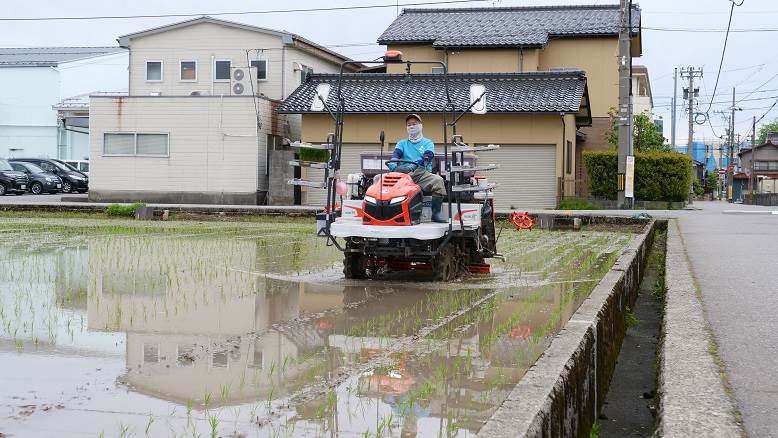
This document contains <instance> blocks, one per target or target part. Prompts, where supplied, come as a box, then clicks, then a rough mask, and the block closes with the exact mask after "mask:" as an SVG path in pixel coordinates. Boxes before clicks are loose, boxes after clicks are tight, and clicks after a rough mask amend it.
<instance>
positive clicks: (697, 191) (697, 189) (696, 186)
mask: <svg viewBox="0 0 778 438" xmlns="http://www.w3.org/2000/svg"><path fill="white" fill-rule="evenodd" d="M692 190H693V191H694V196H702V195H703V194H704V193H705V188H704V187H703V186H702V183H701V182H700V181H699V180H697V179H695V180H693V181H692Z"/></svg>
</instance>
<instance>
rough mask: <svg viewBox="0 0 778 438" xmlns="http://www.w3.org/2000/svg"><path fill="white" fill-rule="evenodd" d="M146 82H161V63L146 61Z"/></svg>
mask: <svg viewBox="0 0 778 438" xmlns="http://www.w3.org/2000/svg"><path fill="white" fill-rule="evenodd" d="M146 80H147V81H148V82H161V81H162V61H146Z"/></svg>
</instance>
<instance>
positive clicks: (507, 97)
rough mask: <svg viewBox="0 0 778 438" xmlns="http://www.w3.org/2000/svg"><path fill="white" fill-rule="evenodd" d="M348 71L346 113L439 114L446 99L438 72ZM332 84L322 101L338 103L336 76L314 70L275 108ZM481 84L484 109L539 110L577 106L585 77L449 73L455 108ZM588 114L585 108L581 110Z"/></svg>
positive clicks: (301, 107) (302, 105) (307, 99)
mask: <svg viewBox="0 0 778 438" xmlns="http://www.w3.org/2000/svg"><path fill="white" fill-rule="evenodd" d="M410 78H411V79H410V80H408V79H407V77H406V75H404V74H385V73H353V74H345V75H344V85H343V97H344V99H345V110H346V112H348V113H410V112H424V113H429V112H442V108H443V106H444V104H445V102H446V99H445V91H444V90H445V87H444V82H443V81H444V78H443V76H442V75H439V74H414V75H412V76H411V77H410ZM321 83H328V84H330V85H331V86H332V88H331V91H330V93H329V96H328V97H327V105H328V106H329V107H331V108H334V107H335V105H336V102H337V97H336V96H337V91H338V88H337V84H338V75H336V74H314V75H311V76H309V79H308V80H307V81H306V82H305V83H304V84H302V85H300V87H298V88H297V89H296V90H295V91H294V92H293V93H292V94H291V95H290V96H289V97H288V98H287V99H286V100H285V101H284V102H283V103H282V104H281V106H280V108H279V112H281V113H291V114H302V113H317V111H311V103H312V101H313V98H314V95H315V90H316V86H317V85H318V84H321ZM471 84H482V85H484V86H485V87H486V90H487V94H486V99H487V101H486V102H487V107H488V110H489V112H508V113H542V112H567V113H577V112H578V111H579V110H581V106H582V100H583V101H585V100H588V97H586V98H585V96H586V92H587V91H586V76H585V74H584V72H582V71H578V70H568V71H561V72H537V73H452V74H450V75H449V90H450V93H451V98H452V100H453V102H454V105H455V106H456V108H457V109H459V110H463V109H465V108H467V107H468V106H469V104H470V102H469V100H470V85H471ZM586 113H587V114H586V116H587V117H588V111H586Z"/></svg>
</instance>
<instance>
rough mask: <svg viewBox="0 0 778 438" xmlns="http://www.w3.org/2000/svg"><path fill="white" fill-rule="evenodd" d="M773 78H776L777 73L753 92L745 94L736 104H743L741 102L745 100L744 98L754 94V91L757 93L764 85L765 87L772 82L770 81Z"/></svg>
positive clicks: (777, 76)
mask: <svg viewBox="0 0 778 438" xmlns="http://www.w3.org/2000/svg"><path fill="white" fill-rule="evenodd" d="M775 78H778V73H776V74H774V75H773V76H772V77H771V78H770V79H768V80H766V81H764V83H763V84H762V85H760V86H758V87H756V89H754V90H751V92H750V93H748V94H746V95H745V96H744V97H743V98H741V99H740V100H738V103H740V102H743V101H744V100H745V98H746V97H748V96H750V95H752V94H754V92H755V91H758V90H759V89H760V88H762V87H764V86H765V85H767V84H768V83H769V82H770V81H772V80H773V79H775Z"/></svg>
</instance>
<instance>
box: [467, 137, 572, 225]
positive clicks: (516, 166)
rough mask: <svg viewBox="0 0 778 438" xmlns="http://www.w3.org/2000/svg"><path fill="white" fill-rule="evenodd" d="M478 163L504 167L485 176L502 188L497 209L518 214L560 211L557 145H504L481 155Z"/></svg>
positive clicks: (497, 200) (498, 193)
mask: <svg viewBox="0 0 778 438" xmlns="http://www.w3.org/2000/svg"><path fill="white" fill-rule="evenodd" d="M478 163H479V164H489V163H496V164H499V165H500V168H499V169H496V170H490V171H488V172H482V174H483V175H485V176H487V177H488V178H489V179H490V180H491V181H493V182H497V183H499V184H500V186H499V187H497V188H496V189H495V193H494V198H495V204H496V206H497V208H505V209H508V208H509V209H513V210H517V211H518V210H527V209H536V208H555V207H556V198H557V187H556V186H557V177H556V146H555V145H500V149H498V150H496V151H494V152H481V153H479V154H478Z"/></svg>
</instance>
